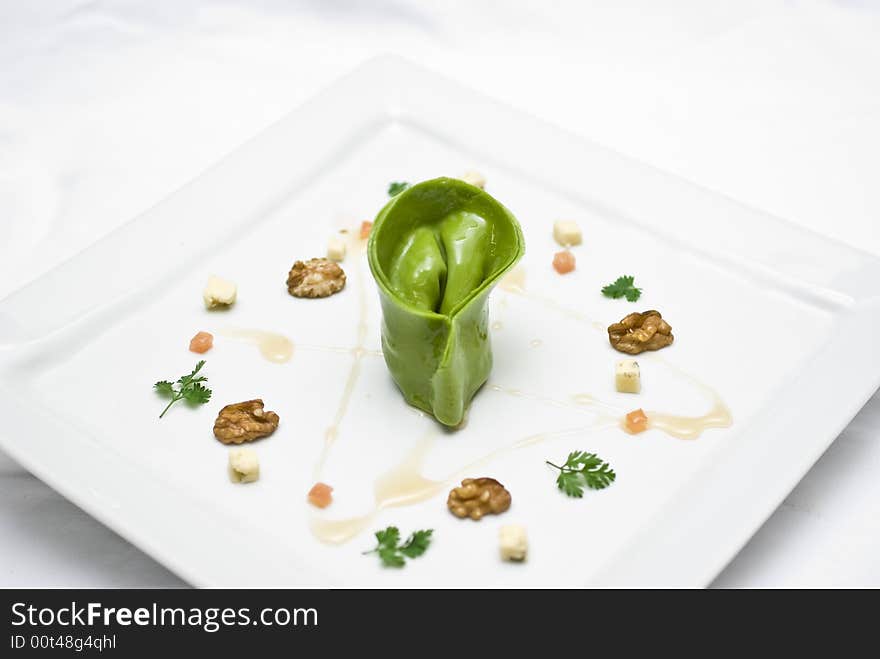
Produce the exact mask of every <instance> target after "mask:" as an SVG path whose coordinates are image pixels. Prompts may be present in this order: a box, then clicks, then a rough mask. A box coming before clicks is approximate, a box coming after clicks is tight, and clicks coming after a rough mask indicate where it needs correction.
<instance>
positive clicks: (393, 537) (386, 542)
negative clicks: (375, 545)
mask: <svg viewBox="0 0 880 659" xmlns="http://www.w3.org/2000/svg"><path fill="white" fill-rule="evenodd" d="M376 540H378V541H379V544H380V545H383V546H387V547H396V546H397V543H398V542H400V531H399V530H398V528H397V527H396V526H389V527H388V528H387V529H385V530H384V531H376Z"/></svg>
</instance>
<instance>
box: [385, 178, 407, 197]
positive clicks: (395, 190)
mask: <svg viewBox="0 0 880 659" xmlns="http://www.w3.org/2000/svg"><path fill="white" fill-rule="evenodd" d="M408 187H409V183H407V182H406V181H394V182H393V183H391V184H390V185H389V186H388V196H389V197H396V196H397V195H399V194H400V193H401V192H403V191H404V190H406V189H407V188H408Z"/></svg>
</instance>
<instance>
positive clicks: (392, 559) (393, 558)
mask: <svg viewBox="0 0 880 659" xmlns="http://www.w3.org/2000/svg"><path fill="white" fill-rule="evenodd" d="M378 553H379V558H381V559H382V564H383V565H385V566H387V567H403V566H404V565H405V564H406V561H405V560H404V558H403V556H401V555H400V552H398V551H397V548H396V547H381V548H380V549H379V552H378Z"/></svg>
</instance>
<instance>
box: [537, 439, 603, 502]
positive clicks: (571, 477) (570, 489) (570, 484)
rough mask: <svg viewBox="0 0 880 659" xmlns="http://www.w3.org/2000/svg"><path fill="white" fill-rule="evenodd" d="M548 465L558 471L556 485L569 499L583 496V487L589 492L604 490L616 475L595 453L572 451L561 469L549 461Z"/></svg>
mask: <svg viewBox="0 0 880 659" xmlns="http://www.w3.org/2000/svg"><path fill="white" fill-rule="evenodd" d="M546 462H547V464H548V465H550V466H551V467H554V468H556V469H558V470H559V476H558V477H557V478H556V485H557V487H559V489H560V490H562V491H563V492H565V493H566V494H567V495H568V496H570V497H576V498H578V499H580V498H581V497H582V496H584V486H586V487H589V488H590V489H591V490H604V489H605V488H606V487H608V486H609V485H611V483H613V482H614V479H615V478H617V475H616V474H615V473H614V470H613V469H612V468H611V465H609V464H608V463H607V462H605V461H603V460H602V458H600V457H599V456H598V455H596V454H595V453H587V452H585V451H574V452H573V453H569V454H568V460H566V461H565V464H564V465H562V466H561V467H560V466H559V465H555V464H553V463H552V462H550V461H549V460H547V461H546Z"/></svg>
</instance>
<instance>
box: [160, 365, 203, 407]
mask: <svg viewBox="0 0 880 659" xmlns="http://www.w3.org/2000/svg"><path fill="white" fill-rule="evenodd" d="M204 365H205V361H204V360H202V361H200V362H198V363H197V364H196V367H195V368H194V369H193V371H192V373H190V374H189V375H184V376H181V377H180V378H178V380H177V382H176V383H175V384H177V385H178V387H177V388H176V389H175V388H174V384H171V383H170V382H169V381H168V380H160V381H159V382H157V383H156V384H154V385H153V388H154V389H155V390H156V393H157V394H159V395H160V396H163V397H166V398H171V401H170V402H169V403H168V405H167V406H166V407H165V409H164V410H162V414H160V415H159V418H160V419H161V418H162V417H163V416H165V412H167V411H168V410H169V409H170V408H171V406H172V405H174V403H176V402H177V401H179V400H186V401H187V402H188V403H191V404H193V405H204V404H205V403H207V402H208V401H209V400H211V390H210V389H208V388H207V387H206V386H205V385H203V384H202V383H203V382H207V381H208V378H206V377H205V376H204V375H198V372H199V371H201V370H202V367H203V366H204Z"/></svg>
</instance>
